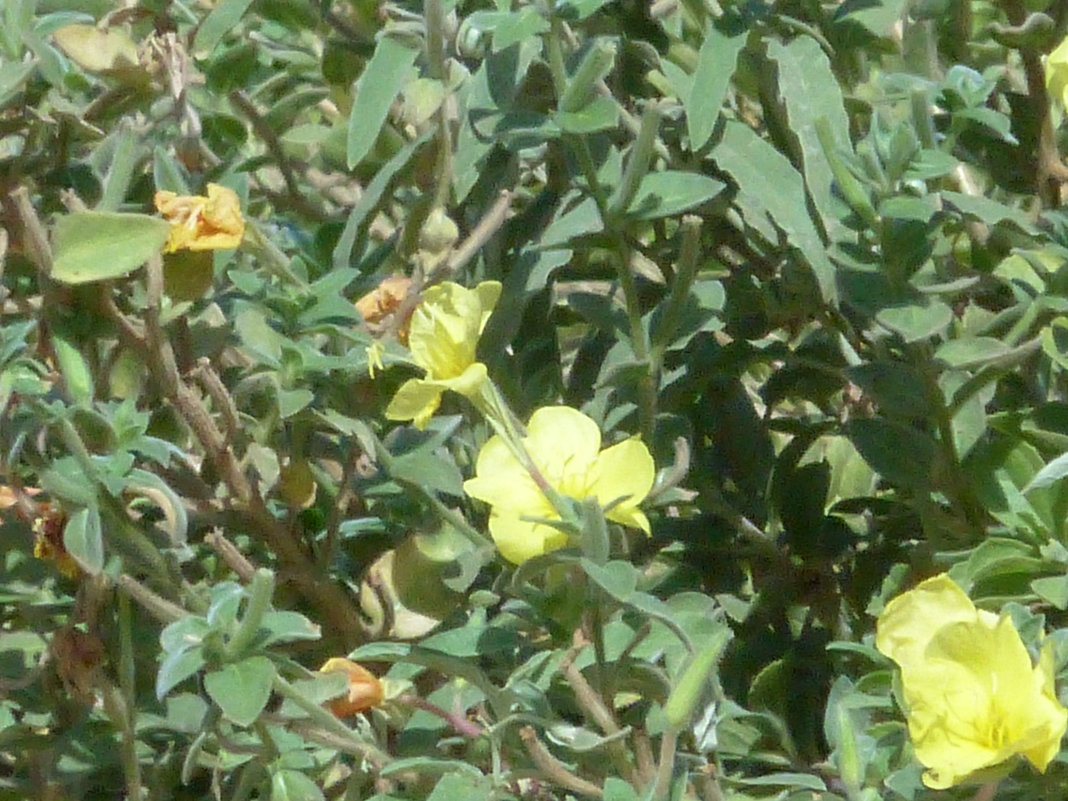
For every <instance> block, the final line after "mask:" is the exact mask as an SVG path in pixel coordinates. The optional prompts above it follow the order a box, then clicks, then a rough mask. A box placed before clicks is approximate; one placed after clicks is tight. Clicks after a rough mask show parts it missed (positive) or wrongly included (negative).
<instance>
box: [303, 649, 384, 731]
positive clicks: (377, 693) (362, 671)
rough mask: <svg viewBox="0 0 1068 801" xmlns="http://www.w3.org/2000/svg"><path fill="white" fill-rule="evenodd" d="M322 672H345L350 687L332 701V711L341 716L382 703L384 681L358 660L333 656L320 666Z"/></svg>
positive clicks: (353, 713)
mask: <svg viewBox="0 0 1068 801" xmlns="http://www.w3.org/2000/svg"><path fill="white" fill-rule="evenodd" d="M319 672H320V673H345V674H346V675H347V676H348V677H349V687H348V690H347V691H346V693H345V695H343V696H342V697H340V698H338V699H336V700H334V701H331V702H330V711H331V712H333V713H334V714H335V715H336V716H337V717H339V718H346V717H348V716H349V715H355V714H356V713H357V712H363V711H364V710H365V709H370V708H371V707H373V706H378V705H379V704H380V703H382V699H383V697H384V696H385V692H384V690H383V689H382V682H380V681H379V680H378V677H377V676H375V674H374V673H372V672H371V671H369V670H368V669H367V668H365V667H364V666H363V665H361V664H359V663H358V662H353V661H352V660H351V659H345V658H343V657H340V656H333V657H331V658H330V659H327V660H326V662H324V663H323V666H322V667H321V668H319Z"/></svg>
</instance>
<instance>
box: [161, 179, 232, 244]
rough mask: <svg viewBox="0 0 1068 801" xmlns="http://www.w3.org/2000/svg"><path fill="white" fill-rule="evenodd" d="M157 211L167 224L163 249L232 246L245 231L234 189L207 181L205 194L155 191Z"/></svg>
mask: <svg viewBox="0 0 1068 801" xmlns="http://www.w3.org/2000/svg"><path fill="white" fill-rule="evenodd" d="M154 200H155V203H156V208H157V209H158V210H159V213H160V214H162V215H163V216H164V218H165V219H166V220H167V222H169V223H170V224H171V234H170V236H169V237H168V238H167V244H166V245H164V247H163V252H164V253H173V252H174V251H176V250H182V249H183V248H184V249H185V250H223V249H226V248H236V247H237V246H238V245H240V244H241V239H242V237H244V235H245V218H244V217H243V216H242V215H241V202H240V200H238V197H237V193H236V192H234V190H232V189H229V188H227V187H225V186H219V184H208V196H207V197H203V196H202V195H177V194H175V193H174V192H163V191H160V192H156V196H155V198H154Z"/></svg>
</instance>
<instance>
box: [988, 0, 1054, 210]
mask: <svg viewBox="0 0 1068 801" xmlns="http://www.w3.org/2000/svg"><path fill="white" fill-rule="evenodd" d="M1002 5H1003V6H1004V7H1005V16H1006V17H1008V20H1009V23H1010V24H1012V25H1023V24H1024V23H1025V22H1026V21H1027V14H1028V11H1027V8H1026V7H1025V6H1024V4H1023V2H1021V0H1002ZM1019 52H1020V60H1021V61H1022V62H1023V68H1024V76H1025V77H1026V79H1027V95H1028V99H1029V100H1030V102H1031V114H1032V117H1031V119H1032V120H1033V122H1034V123H1035V124H1036V125H1037V128H1038V153H1037V158H1038V164H1037V165H1036V166H1037V175H1036V184H1037V185H1036V192H1037V193H1038V196H1039V197H1041V198H1042V200H1043V202H1044V203H1046V205H1054V204H1056V203H1057V202H1058V199H1059V197H1060V187H1061V185H1062V184H1064V183H1068V167H1066V166H1065V165H1064V163H1063V162H1062V161H1061V157H1060V154H1059V153H1058V152H1057V140H1056V135H1055V132H1054V130H1053V120H1052V119H1051V118H1050V113H1049V93H1048V92H1047V91H1046V74H1045V70H1043V68H1042V60H1041V58H1040V57H1039V54H1038V52H1037V51H1036V50H1035V49H1033V48H1031V47H1023V48H1020V51H1019Z"/></svg>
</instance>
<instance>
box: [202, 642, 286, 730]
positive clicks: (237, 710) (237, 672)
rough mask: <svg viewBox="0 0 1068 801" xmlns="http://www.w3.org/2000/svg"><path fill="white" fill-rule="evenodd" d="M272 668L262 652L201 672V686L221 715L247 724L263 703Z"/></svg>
mask: <svg viewBox="0 0 1068 801" xmlns="http://www.w3.org/2000/svg"><path fill="white" fill-rule="evenodd" d="M274 676H275V670H274V665H273V664H272V663H271V660H270V659H268V658H267V657H265V656H250V657H249V658H248V659H244V660H242V661H240V662H236V663H234V664H232V665H227V666H226V667H224V668H222V669H221V670H216V671H213V672H211V673H208V674H207V675H206V676H204V689H205V690H206V691H207V693H208V695H209V696H210V697H211V700H212V701H214V702H215V703H216V704H218V706H219V709H221V710H222V713H223V715H225V716H226V718H227V719H228V720H230V721H231V722H233V723H236V724H237V725H238V726H250V725H251V724H252V723H253V722H254V721H255V720H256V718H258V717H259V716H260V713H261V712H262V711H263V710H264V707H266V706H267V701H268V700H269V699H270V697H271V683H272V682H273V681H274Z"/></svg>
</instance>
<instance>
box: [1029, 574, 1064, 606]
mask: <svg viewBox="0 0 1068 801" xmlns="http://www.w3.org/2000/svg"><path fill="white" fill-rule="evenodd" d="M1031 589H1032V590H1034V591H1035V594H1036V595H1038V597H1039V598H1041V599H1042V600H1043V601H1046V602H1047V603H1050V604H1053V606H1055V607H1057V608H1058V609H1060V610H1062V611H1063V610H1065V609H1068V576H1049V577H1047V578H1037V579H1035V580H1034V581H1032V582H1031Z"/></svg>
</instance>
